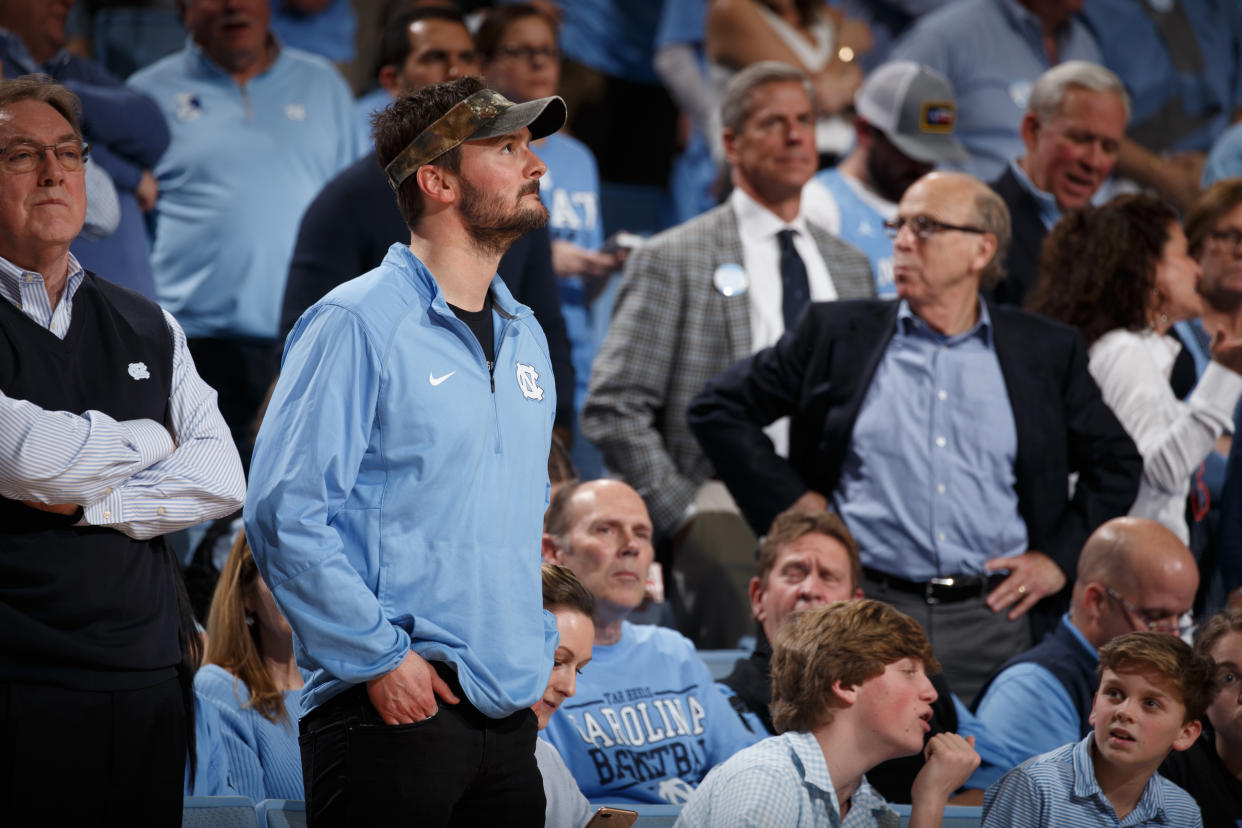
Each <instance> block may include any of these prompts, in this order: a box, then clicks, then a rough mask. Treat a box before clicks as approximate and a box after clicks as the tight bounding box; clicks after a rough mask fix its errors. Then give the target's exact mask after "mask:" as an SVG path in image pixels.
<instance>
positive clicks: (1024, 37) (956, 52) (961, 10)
mask: <svg viewBox="0 0 1242 828" xmlns="http://www.w3.org/2000/svg"><path fill="white" fill-rule="evenodd" d="M1057 49H1058V55H1057V58H1058V61H1066V60H1086V61H1090V62H1091V63H1103V60H1102V58H1101V56H1100V48H1099V46H1098V44H1097V43H1096V42H1095V37H1094V36H1093V35H1092V34H1091V31H1090V30H1089V29H1088V28H1087V26H1086V24H1085V23H1084V22H1083V21H1082V20H1081V19H1079V18H1078V17H1077V16H1075V17H1072V18H1070V20H1069V22H1068V23H1067V24H1066V26H1065V28H1064V29H1063V30H1062V31H1061V32H1059V33H1058V35H1057ZM891 59H892V60H913V61H916V62H918V63H921V64H923V65H924V66H928V67H930V68H932V69H935V70H936V71H937V72H940V73H941V74H942V75H944V76H945V77H946V78H948V79H949V83H951V84H952V85H953V91H954V93H955V94H956V96H957V126H956V128H955V130H954V133H955V134H956V135H957V137H958V139H959V140H960V141H961V142H962V143H963V144H964V145H965V146H966V149H967V151H969V152H970V156H971V157H970V160H968V161H966V162H964V163H962V164H945V165H943V166H945V167H952V168H954V169H961V170H964V171H965V172H968V173H970V174H972V175H974V176H977V177H978V178H980V179H982V180H984V181H994V180H995V179H997V178H999V177H1000V175H1001V173H1003V172H1004V171H1005V165H1006V164H1008V163H1009V159H1011V158H1017V157H1018V156H1020V155H1022V153H1023V150H1024V147H1023V144H1022V136H1021V135H1020V134H1019V127H1020V126H1021V124H1022V114H1023V112H1025V111H1026V103H1027V99H1028V98H1029V97H1030V94H1031V87H1032V86H1033V85H1034V84H1035V81H1036V80H1037V79H1038V78H1039V76H1040V75H1042V74H1043V73H1044V72H1045V71H1046V70H1048V69H1050V68H1051V67H1052V65H1053V64H1052V61H1051V60H1050V59H1049V57H1048V52H1047V50H1046V49H1045V48H1044V39H1043V30H1042V26H1041V24H1040V22H1039V19H1038V18H1036V17H1035V15H1034V14H1033V13H1032V12H1031V11H1030V10H1028V9H1027V8H1026V7H1024V6H1023V5H1021V4H1020V3H1019V2H1017V0H957V2H953V3H949V4H947V5H946V6H944V7H943V8H941V9H938V10H936V11H933V12H930V13H928V14H927V15H926V16H924V17H922V18H920V19H919V20H918V22H916V23H915V24H914V25H913V26H912V27H911V28H910V29H909V30H908V31H907V32H906V34H905V36H904V37H902V39H901V40H899V41H898V42H897V45H896V46H894V47H893V52H892V58H891Z"/></svg>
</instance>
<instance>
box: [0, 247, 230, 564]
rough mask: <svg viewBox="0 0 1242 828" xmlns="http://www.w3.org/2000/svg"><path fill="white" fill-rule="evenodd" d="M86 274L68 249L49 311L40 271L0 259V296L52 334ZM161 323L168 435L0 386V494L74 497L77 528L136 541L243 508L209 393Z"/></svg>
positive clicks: (65, 325)
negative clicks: (103, 529) (168, 342)
mask: <svg viewBox="0 0 1242 828" xmlns="http://www.w3.org/2000/svg"><path fill="white" fill-rule="evenodd" d="M84 278H85V271H83V270H82V266H81V265H80V264H78V261H77V259H75V258H74V257H73V254H69V270H68V277H67V279H66V283H65V290H64V293H63V294H62V295H61V298H60V301H59V302H58V303H57V304H56V307H54V308H53V307H52V304H51V301H50V300H49V298H48V295H47V288H46V287H45V286H44V282H43V277H42V276H41V275H39V274H38V273H35V272H32V271H28V270H23V269H22V268H20V267H17V266H16V265H14V264H12V263H11V262H8V261H6V260H5V259H3V258H0V296H3V297H4V299H5V300H6V301H8V302H10V303H11V304H12V305H14V306H15V307H16V308H17V309H18V310H20V311H21V312H22V313H24V314H25V315H26V316H28V317H29V318H30V319H32V320H33V321H34V322H36V323H37V324H39V325H40V326H42V327H44V328H46V329H47V330H49V331H51V332H52V333H53V334H55V335H56V336H57V337H59V338H60V339H64V338H65V334H66V333H68V331H69V322H70V320H71V318H72V315H73V298H74V295H75V294H76V293H77V290H78V288H79V287H80V286H81V284H82V280H83V279H84ZM164 320H165V321H166V322H167V323H168V330H169V332H170V334H171V335H172V339H173V359H172V371H173V375H172V393H171V395H170V397H169V414H170V418H171V422H172V429H173V433H172V434H170V433H169V431H168V429H166V428H165V427H164V426H163V424H161V423H157V422H155V421H154V420H128V421H123V422H119V421H117V420H114V419H112V418H111V417H109V416H108V415H106V414H103V413H102V412H99V411H93V410H92V411H86V412H84V413H83V414H81V415H78V414H74V413H71V412H68V411H47V410H45V409H43V408H40V407H39V406H37V405H34V404H33V403H30V402H28V401H26V400H20V399H14V398H12V397H8V396H5V394H4V393H3V391H2V390H0V495H3V496H4V497H7V498H11V499H13V500H35V501H39V502H41V503H77V504H80V505H81V506H82V507H83V513H84V514H83V519H82V522H81V523H80V524H79V525H81V526H86V525H94V526H109V527H111V528H113V529H115V530H117V531H118V532H123V533H125V534H126V535H129V536H130V537H132V538H137V539H139V540H142V539H145V538H151V537H155V536H156V535H162V534H165V533H167V532H172V531H175V530H177V529H182V528H184V527H186V526H193V525H194V524H196V523H202V522H203V521H205V520H211V519H213V518H217V517H221V516H223V515H227V514H229V513H230V512H233V511H236V510H237V508H238V507H240V506H241V504H242V501H243V499H244V498H245V493H246V483H245V478H244V477H243V475H242V469H241V461H240V460H239V459H238V456H237V448H236V447H235V446H234V445H233V440H232V438H231V436H230V434H229V430H228V426H227V425H225V423H224V418H223V417H221V416H220V412H219V410H218V409H217V408H216V392H215V390H214V389H213V388H211V386H209V385H207V383H205V382H203V380H202V379H201V378H200V377H199V376H198V372H197V371H195V370H194V361H193V359H191V357H190V353H189V349H188V348H187V346H186V341H185V334H184V333H183V332H182V330H181V327H180V326H179V325H178V324H177V322H176V321H175V320H174V319H173V318H172V316H171V315H170V314H169V313H168V312H167V311H164ZM174 441H175V442H174Z"/></svg>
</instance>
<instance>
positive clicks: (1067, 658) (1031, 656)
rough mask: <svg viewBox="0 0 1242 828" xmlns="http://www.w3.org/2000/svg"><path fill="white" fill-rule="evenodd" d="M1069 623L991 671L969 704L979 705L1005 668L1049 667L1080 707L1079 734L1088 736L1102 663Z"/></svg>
mask: <svg viewBox="0 0 1242 828" xmlns="http://www.w3.org/2000/svg"><path fill="white" fill-rule="evenodd" d="M1067 623H1068V622H1066V621H1065V620H1064V619H1063V620H1062V621H1061V622H1060V623H1059V624H1057V626H1056V629H1054V630H1053V631H1052V632H1050V633H1048V634H1047V635H1046V636H1044V640H1043V641H1040V642H1039V643H1038V644H1036V645H1035V646H1034V647H1032V648H1031V649H1029V650H1027V651H1026V652H1024V653H1018V654H1017V655H1016V656H1014V657H1013V658H1011V659H1009V660H1008V661H1006V662H1005V663H1004V664H1002V665H1001V666H1000V667H998V668H997V669H996V672H994V673H992V675H990V676H989V677H988V680H987V681H986V682H984V684H983V686H982V687H980V688H979V692H978V694H976V695H975V700H974V701H973V702H972V703H971V705H970V707H971V709H972V710H977V709H978V708H979V702H980V700H982V699H983V696H984V694H985V693H987V692H988V688H989V687H991V686H992V682H993V681H995V680H996V677H997V676H999V675H1000V674H1001V673H1002V672H1003V671H1004V670H1006V669H1007V668H1009V667H1012V666H1013V665H1015V664H1028V663H1034V664H1038V665H1039V666H1041V667H1044V668H1046V669H1047V670H1048V672H1050V673H1052V675H1053V676H1055V677H1056V680H1057V681H1059V682H1061V686H1062V687H1064V688H1065V692H1066V693H1068V694H1069V697H1070V699H1071V700H1072V701H1073V702H1074V707H1075V708H1077V709H1078V717H1079V727H1078V730H1079V734H1078V735H1079V737H1082V736H1086V735H1087V731H1089V730H1091V725H1090V724H1089V723H1088V722H1087V719H1088V717H1090V715H1091V703H1092V701H1093V700H1094V698H1095V688H1096V686H1097V685H1098V684H1099V676H1098V675H1097V666H1098V664H1099V662H1098V661H1097V660H1096V659H1095V658H1094V657H1093V656H1092V655H1091V653H1089V652H1087V651H1086V650H1084V649H1083V646H1082V642H1080V641H1079V640H1078V639H1077V638H1076V637H1075V636H1074V633H1073V632H1072V631H1071V630H1070V628H1069V627H1068V626H1067ZM1024 715H1038V713H1037V711H1030V710H1028V711H1024Z"/></svg>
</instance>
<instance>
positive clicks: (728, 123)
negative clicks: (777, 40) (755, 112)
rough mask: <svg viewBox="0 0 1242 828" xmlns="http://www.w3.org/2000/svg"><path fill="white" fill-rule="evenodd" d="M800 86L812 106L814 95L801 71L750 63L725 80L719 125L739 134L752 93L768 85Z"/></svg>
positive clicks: (763, 62) (771, 63)
mask: <svg viewBox="0 0 1242 828" xmlns="http://www.w3.org/2000/svg"><path fill="white" fill-rule="evenodd" d="M791 81H792V82H793V83H800V84H802V88H803V89H805V90H806V95H807V97H808V98H810V99H811V106H812V107H813V106H814V105H815V92H814V90H813V89H812V88H811V81H810V80H809V79H808V78H807V76H806V73H805V72H803V71H802V70H801V69H795V68H794V67H792V66H790V65H789V64H787V63H781V62H780V61H776V60H761V61H759V62H758V63H752V64H751V65H750V66H747V67H746V68H745V69H743V70H742V71H740V72H738V73H737V74H736V75H734V76H733V77H732V78H730V79H729V83H728V85H727V86H725V90H724V96H723V97H722V99H721V101H720V123H721V125H722V126H723V127H724V128H725V129H731V130H733V131H734V132H741V130H742V128H743V127H744V126H745V125H746V119H747V118H749V117H750V111H751V109H752V106H751V97H752V96H753V95H754V92H755V90H756V89H758V88H759V87H761V86H766V85H767V84H769V83H788V82H791Z"/></svg>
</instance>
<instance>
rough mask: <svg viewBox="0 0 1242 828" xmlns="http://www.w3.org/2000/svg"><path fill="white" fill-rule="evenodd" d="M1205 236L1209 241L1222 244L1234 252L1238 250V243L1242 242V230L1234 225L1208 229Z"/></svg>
mask: <svg viewBox="0 0 1242 828" xmlns="http://www.w3.org/2000/svg"><path fill="white" fill-rule="evenodd" d="M1207 236H1208V239H1210V240H1211V241H1213V242H1215V243H1217V244H1221V245H1224V246H1226V247H1228V249H1229V250H1230V251H1232V252H1235V253H1236V252H1237V250H1238V245H1240V244H1242V230H1238V229H1237V228H1236V227H1228V228H1226V229H1224V230H1209V231H1208V234H1207Z"/></svg>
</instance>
